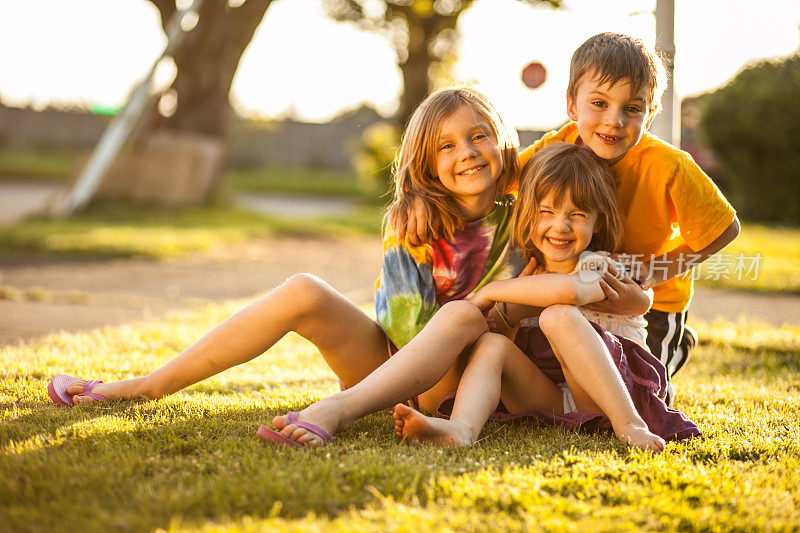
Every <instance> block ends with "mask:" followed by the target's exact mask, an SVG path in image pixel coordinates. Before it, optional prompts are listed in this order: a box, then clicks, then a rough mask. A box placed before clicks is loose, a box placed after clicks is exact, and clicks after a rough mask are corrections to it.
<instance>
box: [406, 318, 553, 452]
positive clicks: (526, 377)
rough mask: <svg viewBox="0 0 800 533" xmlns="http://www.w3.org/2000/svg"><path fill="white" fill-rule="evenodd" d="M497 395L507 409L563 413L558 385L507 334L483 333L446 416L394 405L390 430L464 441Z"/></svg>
mask: <svg viewBox="0 0 800 533" xmlns="http://www.w3.org/2000/svg"><path fill="white" fill-rule="evenodd" d="M500 399H502V400H503V405H505V406H506V408H507V409H508V411H509V412H511V413H519V412H524V411H529V410H532V409H542V410H545V411H551V412H555V413H558V414H561V413H562V412H563V411H562V409H563V402H562V394H561V389H559V387H558V386H557V385H556V384H555V383H553V382H552V381H550V379H548V378H547V376H545V375H544V373H543V372H542V371H541V370H539V368H538V367H537V366H536V365H534V364H533V363H532V362H531V360H530V359H528V358H527V357H526V356H525V354H523V353H522V352H521V351H520V350H519V349H518V348H517V347H516V345H515V344H514V343H513V342H511V341H510V340H509V339H507V338H506V337H504V336H502V335H496V334H494V333H486V334H484V335H483V336H481V338H480V339H478V342H476V343H475V344H474V346H473V348H472V351H471V352H470V357H469V363H468V364H467V367H466V369H465V370H464V374H463V376H462V378H461V383H460V384H459V386H458V392H457V393H456V399H455V405H454V406H453V413H452V415H451V417H450V419H449V420H445V419H443V418H436V417H429V416H425V415H423V414H422V413H420V412H418V411H415V410H414V409H411V408H410V407H408V406H406V405H403V404H398V405H397V406H395V413H394V418H395V433H397V435H398V436H399V437H402V438H404V439H408V440H412V441H417V442H425V443H431V444H438V445H455V446H467V445H470V444H473V443H474V442H475V441H476V440H477V439H478V435H479V434H480V432H481V429H482V428H483V426H484V424H485V423H486V420H487V419H488V418H489V416H490V415H491V414H492V413H493V412H494V410H495V409H496V408H497V405H498V402H499V400H500Z"/></svg>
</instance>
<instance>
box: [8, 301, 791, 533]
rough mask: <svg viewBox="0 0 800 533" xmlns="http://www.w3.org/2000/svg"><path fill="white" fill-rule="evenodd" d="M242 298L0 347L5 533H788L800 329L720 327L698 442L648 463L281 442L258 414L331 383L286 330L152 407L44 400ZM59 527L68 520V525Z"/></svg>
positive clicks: (492, 429) (139, 357)
mask: <svg viewBox="0 0 800 533" xmlns="http://www.w3.org/2000/svg"><path fill="white" fill-rule="evenodd" d="M239 305H241V302H231V303H228V304H215V305H210V306H207V307H202V308H197V309H196V310H194V311H184V312H182V313H180V314H176V315H174V316H173V317H172V318H170V319H168V320H165V321H160V322H151V323H141V324H133V325H126V326H121V327H113V328H105V329H102V330H96V331H92V332H88V333H80V334H66V333H62V334H56V335H52V336H49V337H47V338H45V339H43V340H41V341H38V342H34V343H30V344H26V345H22V346H18V347H5V348H0V416H1V417H2V422H0V472H2V473H3V475H2V476H0V517H2V518H1V519H2V522H3V525H4V527H3V529H6V530H8V531H43V530H66V529H71V528H73V527H77V528H79V529H80V530H82V531H84V530H85V531H102V530H120V531H152V530H155V529H157V528H163V529H166V530H170V531H198V530H202V531H220V530H235V531H261V530H263V531H308V530H314V531H317V530H333V531H351V530H369V531H441V530H454V531H481V532H482V531H486V530H491V529H494V530H525V531H527V530H531V529H541V530H559V531H561V530H573V531H592V530H605V531H620V530H632V531H635V530H640V529H647V530H663V529H668V530H675V529H681V530H708V531H730V530H735V531H742V530H745V531H752V530H786V531H789V530H797V529H798V528H800V511H798V509H800V443H799V441H798V438H797V435H798V431H799V430H800V359H798V355H797V354H798V351H800V328H797V327H783V328H772V327H770V326H767V325H764V324H760V323H744V322H743V323H738V324H734V323H727V322H716V323H713V324H703V323H698V322H695V323H694V325H695V326H698V330H699V333H700V338H701V339H702V340H703V341H704V342H703V343H702V344H701V345H700V346H699V347H698V348H697V350H696V353H695V354H694V356H693V358H692V360H691V363H690V364H689V365H688V366H687V367H686V369H684V370H683V371H682V372H681V373H680V374H679V376H678V377H677V380H676V384H677V386H678V388H679V389H678V390H679V396H678V407H679V408H680V409H682V410H683V411H685V412H686V413H687V414H688V415H689V416H690V417H692V418H693V419H694V420H695V421H696V422H697V423H698V424H699V426H700V427H701V428H702V429H703V431H704V432H705V435H706V436H705V437H704V438H698V439H694V440H690V441H686V442H682V443H672V444H669V445H668V447H667V450H666V452H665V453H663V454H662V455H659V456H655V457H651V456H649V455H647V454H645V453H641V452H638V451H635V450H630V449H628V448H626V447H624V446H622V445H620V444H619V443H618V442H617V441H616V440H615V439H614V438H613V437H611V436H610V435H608V434H600V435H584V434H579V433H574V432H565V431H562V430H559V429H553V428H539V427H537V426H535V425H532V424H527V423H517V424H512V425H497V424H490V425H489V426H487V428H486V429H485V430H484V435H485V437H486V438H485V439H484V440H482V441H481V442H480V443H479V444H478V445H476V446H474V447H472V448H469V449H458V450H452V449H445V450H442V449H436V448H429V447H421V446H410V445H405V444H402V443H399V442H397V441H396V440H395V439H394V438H393V436H392V431H391V430H392V421H391V417H390V416H389V415H388V414H387V413H379V414H376V415H373V416H370V417H368V418H366V419H364V420H362V421H360V422H358V423H356V424H355V425H354V426H352V427H351V428H350V429H349V430H348V431H346V432H344V433H343V434H341V435H340V439H339V440H338V441H337V442H336V443H334V444H332V445H330V446H327V447H325V448H321V449H316V450H300V451H295V450H292V449H288V448H282V447H276V446H273V445H270V444H268V443H266V442H264V441H262V440H261V439H260V438H259V437H257V436H256V435H255V430H256V429H257V427H258V425H259V423H262V422H266V421H269V420H271V418H272V416H274V415H275V414H278V413H284V412H286V411H287V410H290V409H298V408H301V407H303V406H304V405H306V404H308V403H309V402H311V401H313V400H315V399H317V398H320V397H322V396H324V395H327V394H329V393H331V392H333V391H335V390H336V386H337V385H336V381H335V379H334V376H333V375H332V373H331V372H330V371H328V370H327V369H326V367H325V365H324V363H323V362H322V360H321V358H320V357H319V355H318V354H317V353H316V351H315V350H314V348H313V347H312V346H311V345H309V344H308V343H306V342H305V341H303V340H302V339H300V338H299V337H293V336H290V337H287V338H286V339H285V340H284V341H282V342H281V343H279V344H278V345H277V346H275V347H274V348H273V349H271V350H270V351H269V352H268V353H267V354H266V355H264V356H262V357H260V358H257V359H256V360H254V361H252V362H250V363H248V364H246V365H242V366H240V367H237V368H235V369H232V370H229V371H227V372H225V373H223V374H221V375H218V376H216V377H214V378H212V379H209V380H207V381H205V382H203V383H200V384H197V385H195V386H193V387H190V388H189V389H187V390H185V391H183V392H180V393H178V394H175V395H173V396H171V397H168V398H166V399H162V400H160V401H156V402H149V403H135V402H117V403H110V404H105V405H101V406H95V407H80V408H74V409H65V408H59V407H56V406H54V405H52V404H51V403H50V401H49V399H48V397H47V393H46V391H45V386H46V383H47V380H48V379H49V377H50V376H52V375H54V374H57V373H68V374H73V375H80V376H89V377H98V378H103V379H105V380H106V381H108V380H116V379H120V378H126V377H132V376H139V375H142V374H144V373H145V372H147V371H148V370H149V369H152V368H153V367H155V366H156V365H159V364H161V363H163V362H164V361H167V360H169V359H170V358H172V357H173V356H174V355H175V354H176V353H177V352H178V351H179V350H180V349H181V348H182V347H183V346H185V345H187V344H188V343H190V342H191V341H192V340H194V339H195V338H197V337H198V336H199V335H200V334H202V333H203V332H204V331H205V330H207V329H208V328H209V327H211V326H212V325H213V324H215V323H217V322H218V321H219V320H221V319H222V318H224V317H225V316H227V315H228V314H229V313H230V312H232V311H234V310H235V309H236V308H238V306H239ZM67 524H70V526H67Z"/></svg>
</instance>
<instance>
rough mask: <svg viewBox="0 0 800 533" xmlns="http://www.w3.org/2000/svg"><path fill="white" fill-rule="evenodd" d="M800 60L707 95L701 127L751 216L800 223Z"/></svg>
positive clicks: (759, 68) (757, 70) (770, 65)
mask: <svg viewBox="0 0 800 533" xmlns="http://www.w3.org/2000/svg"><path fill="white" fill-rule="evenodd" d="M798 87H800V56H798V55H794V56H791V57H789V58H786V59H784V60H782V61H765V62H762V63H758V64H756V65H754V66H751V67H749V68H747V69H745V70H743V71H742V72H741V73H739V75H738V76H736V78H735V79H734V80H733V81H732V82H731V83H730V84H728V85H727V86H725V87H723V88H722V89H719V90H718V91H716V92H714V93H712V94H711V95H709V97H708V99H707V100H708V101H707V103H706V108H705V111H704V113H703V118H702V128H703V131H704V134H705V137H706V139H707V140H708V144H709V146H710V147H711V148H712V149H713V150H714V151H715V152H716V153H717V154H718V155H719V157H720V159H721V161H722V164H723V166H724V169H725V177H726V179H727V181H728V183H729V187H730V196H731V199H732V200H733V203H734V205H735V206H736V208H737V210H739V212H740V213H741V214H742V215H743V216H744V217H746V218H750V219H756V220H764V221H775V222H781V223H791V224H800V135H798V134H797V124H800V98H798Z"/></svg>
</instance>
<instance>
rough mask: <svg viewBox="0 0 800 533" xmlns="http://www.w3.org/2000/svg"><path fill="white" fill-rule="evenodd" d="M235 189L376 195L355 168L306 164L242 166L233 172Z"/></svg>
mask: <svg viewBox="0 0 800 533" xmlns="http://www.w3.org/2000/svg"><path fill="white" fill-rule="evenodd" d="M231 186H232V187H233V189H234V190H239V191H251V192H284V193H290V194H313V195H318V196H351V197H362V198H366V199H373V198H374V197H375V195H374V194H372V195H370V194H367V193H365V192H364V191H363V190H362V189H360V188H359V186H358V178H357V177H356V175H355V174H354V173H353V172H347V171H338V170H325V169H306V168H283V167H265V168H239V169H234V170H233V171H232V172H231Z"/></svg>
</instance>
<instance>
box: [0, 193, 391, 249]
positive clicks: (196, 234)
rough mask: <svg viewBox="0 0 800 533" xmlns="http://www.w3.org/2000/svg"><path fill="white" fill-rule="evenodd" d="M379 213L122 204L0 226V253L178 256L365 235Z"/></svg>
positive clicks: (369, 209) (372, 209)
mask: <svg viewBox="0 0 800 533" xmlns="http://www.w3.org/2000/svg"><path fill="white" fill-rule="evenodd" d="M380 219H381V208H380V207H378V206H374V205H365V206H363V207H359V208H357V209H356V211H355V212H354V213H353V214H352V215H349V216H346V217H329V218H320V219H303V220H294V219H291V220H290V219H282V218H280V217H268V216H263V215H259V214H255V213H251V212H249V211H243V210H240V209H231V208H227V207H209V208H189V209H166V208H163V209H162V208H153V207H149V208H145V207H136V206H132V205H125V204H112V205H105V206H102V207H97V208H93V209H90V210H89V211H88V212H86V213H85V214H82V215H79V216H77V217H75V218H72V219H66V220H55V219H32V220H27V221H24V222H22V223H20V224H17V225H15V226H10V227H0V252H6V253H10V252H34V253H47V254H72V255H89V256H112V257H113V256H118V257H134V256H138V257H151V258H167V257H180V256H184V255H187V254H192V253H198V252H204V251H209V250H213V249H218V248H221V247H226V246H230V245H235V244H237V243H241V242H245V241H248V240H252V239H259V238H264V237H268V236H271V235H276V234H281V235H309V236H310V235H343V234H369V235H375V236H376V238H377V235H378V232H379V228H380Z"/></svg>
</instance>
